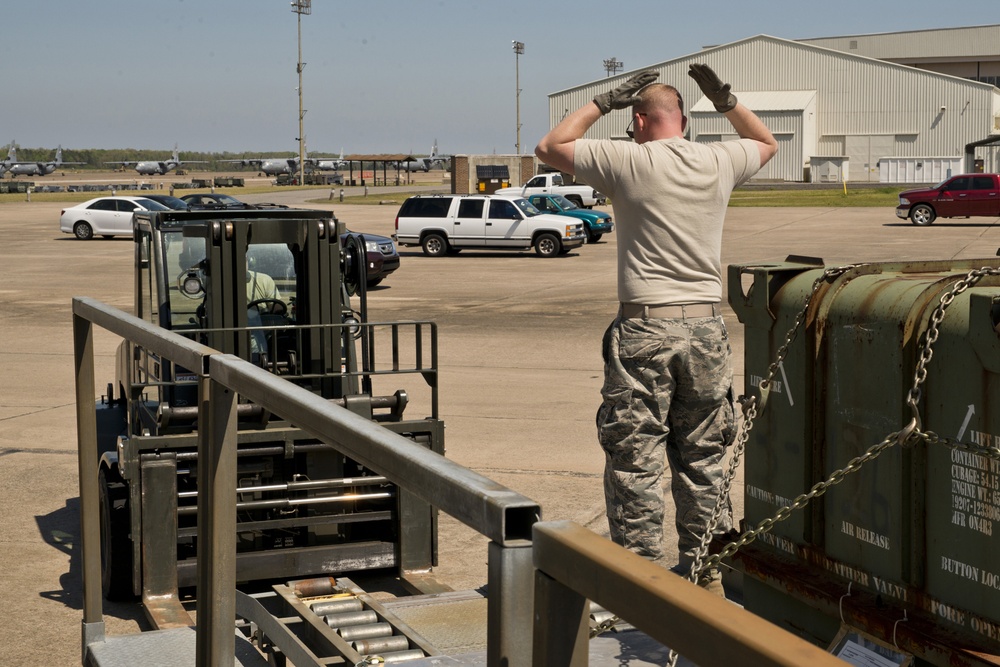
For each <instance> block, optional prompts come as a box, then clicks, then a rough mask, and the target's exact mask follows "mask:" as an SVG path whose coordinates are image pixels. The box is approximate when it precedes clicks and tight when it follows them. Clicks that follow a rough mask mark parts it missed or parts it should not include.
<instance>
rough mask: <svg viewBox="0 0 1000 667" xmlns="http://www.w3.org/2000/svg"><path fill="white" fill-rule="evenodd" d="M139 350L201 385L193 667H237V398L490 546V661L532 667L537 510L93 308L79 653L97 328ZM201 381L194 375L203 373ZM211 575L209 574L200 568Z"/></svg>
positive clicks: (83, 312) (91, 621)
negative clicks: (519, 607) (530, 608)
mask: <svg viewBox="0 0 1000 667" xmlns="http://www.w3.org/2000/svg"><path fill="white" fill-rule="evenodd" d="M94 325H97V326H99V327H101V328H103V329H106V330H107V331H109V332H111V333H113V334H116V335H118V336H121V337H122V338H125V339H127V340H130V341H133V342H134V343H136V344H138V345H141V346H143V347H144V348H146V349H147V350H149V352H151V353H153V354H156V355H159V356H161V357H162V358H164V359H169V360H171V361H173V362H174V363H177V364H180V365H182V366H184V367H185V368H188V369H190V370H192V371H194V372H196V373H197V374H198V376H199V388H198V392H199V405H200V406H202V407H201V410H203V411H204V414H200V415H199V424H201V425H202V428H201V429H199V433H198V457H199V462H200V465H199V480H198V484H199V489H201V492H202V493H204V501H203V502H199V503H198V529H199V533H200V539H199V541H198V548H199V553H198V609H197V648H196V655H197V664H198V665H220V664H232V663H233V660H234V645H233V640H232V637H233V621H234V619H235V616H236V609H235V607H236V603H235V589H236V540H235V539H234V536H235V534H236V497H237V496H236V482H237V476H236V434H237V419H236V405H237V395H240V396H243V397H244V398H247V399H249V400H251V401H253V402H255V403H258V404H259V405H261V406H262V407H263V408H264V409H266V410H271V411H273V412H275V413H278V414H281V415H282V416H283V417H285V418H286V419H288V420H289V421H292V422H293V423H295V424H296V426H297V427H299V428H301V429H302V430H304V431H307V432H309V433H310V434H311V435H313V436H314V437H316V438H318V439H320V440H322V441H323V442H326V443H328V444H330V445H333V446H334V447H335V448H337V449H338V450H339V451H340V452H342V453H343V454H344V455H346V456H348V457H350V458H353V459H355V460H357V461H358V462H360V463H361V464H363V465H365V466H368V467H370V468H372V469H373V470H375V471H377V472H378V473H379V474H382V475H385V476H386V477H388V478H389V479H390V480H392V482H393V483H395V484H397V485H398V486H400V487H401V488H404V489H406V490H407V491H409V492H410V493H412V494H414V495H416V496H418V497H420V498H422V499H423V500H425V501H427V502H429V503H431V504H433V505H434V506H436V507H438V508H439V509H440V510H442V511H444V512H446V513H447V514H450V515H451V516H453V517H455V518H456V519H458V520H459V521H461V522H463V523H465V524H466V525H467V526H469V527H470V528H473V529H474V530H476V531H478V532H479V533H481V534H483V535H485V536H487V537H488V538H490V540H491V544H490V547H489V587H490V591H491V595H490V596H489V599H488V618H489V627H490V630H489V632H488V642H489V644H488V647H487V653H488V656H489V657H488V660H489V662H490V664H491V665H500V664H504V663H507V664H511V665H514V664H527V663H528V661H529V657H528V655H527V654H528V652H529V651H530V646H527V645H526V644H525V642H524V641H523V637H525V636H527V635H528V633H530V623H531V618H530V615H527V616H525V615H523V614H520V613H517V611H516V609H514V607H515V605H516V604H517V603H519V602H520V601H522V600H524V599H525V598H528V599H530V596H531V593H530V591H531V576H530V571H531V569H530V562H531V561H530V559H531V554H530V546H531V543H530V537H531V526H532V525H533V524H534V523H535V521H537V520H538V518H539V513H540V511H541V510H540V508H539V506H538V504H537V503H535V502H534V501H532V500H530V499H529V498H526V497H524V496H522V495H520V494H518V493H515V492H514V491H511V490H510V489H507V488H506V487H503V486H501V485H499V484H497V483H496V482H494V481H492V480H490V479H488V478H486V477H484V476H482V475H480V474H478V473H475V472H473V471H471V470H469V469H467V468H464V467H463V466H460V465H459V464H457V463H455V462H453V461H451V460H449V459H447V458H445V457H443V456H441V455H439V454H437V453H435V452H432V451H430V450H428V449H426V448H424V447H421V446H414V444H413V443H412V442H411V441H410V440H408V439H407V438H405V437H403V436H401V435H398V434H396V433H393V432H391V431H389V430H388V429H386V428H383V427H381V426H380V425H378V424H376V423H374V422H372V421H370V420H368V419H365V418H363V417H360V416H358V415H355V414H353V413H351V412H349V411H348V410H346V409H344V408H341V407H340V406H337V405H335V404H333V403H331V402H330V401H327V400H326V399H324V398H322V397H320V396H317V395H315V394H313V393H311V392H310V391H308V390H307V389H304V388H302V387H298V386H296V385H294V384H291V383H289V382H286V381H285V380H283V379H281V378H279V377H276V376H274V375H272V374H271V373H269V372H267V371H266V370H263V369H261V368H258V367H256V366H254V365H252V364H250V363H249V362H246V361H243V360H242V359H239V358H237V357H234V356H231V355H224V354H221V353H219V352H218V351H216V350H213V349H212V348H208V347H205V346H203V345H199V344H197V343H194V342H192V341H190V340H188V339H187V338H185V337H184V336H181V335H178V334H176V333H173V332H170V331H167V330H165V329H161V328H159V327H156V326H153V325H151V324H149V323H147V322H144V321H143V320H140V319H138V318H136V317H133V316H131V315H128V314H127V313H124V312H122V311H120V310H118V309H115V308H112V307H110V306H107V305H105V304H102V303H100V302H98V301H95V300H93V299H88V298H76V299H74V300H73V332H74V361H75V370H76V398H77V433H78V441H79V442H78V444H79V478H80V507H81V545H82V548H81V550H82V553H83V577H84V581H83V594H84V604H83V608H84V618H83V643H84V646H83V650H84V656H86V651H87V646H88V645H89V644H90V643H92V642H99V641H103V639H104V636H105V635H104V621H103V607H102V602H101V557H100V522H99V505H98V502H99V501H98V494H99V490H98V486H97V485H98V474H97V473H98V465H99V461H98V456H97V452H98V443H97V422H96V416H95V412H94V410H93V408H92V406H93V405H94V398H93V392H94V386H95V384H94V380H95V375H94V356H93V335H94V334H93V328H94ZM196 369H197V370H196ZM203 564H211V567H203Z"/></svg>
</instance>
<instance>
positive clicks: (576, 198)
mask: <svg viewBox="0 0 1000 667" xmlns="http://www.w3.org/2000/svg"><path fill="white" fill-rule="evenodd" d="M566 199H568V200H570V201H571V202H573V203H574V204H576V205H577V206H578V207H579V208H583V199H581V198H580V196H579V195H570V196H568V197H566Z"/></svg>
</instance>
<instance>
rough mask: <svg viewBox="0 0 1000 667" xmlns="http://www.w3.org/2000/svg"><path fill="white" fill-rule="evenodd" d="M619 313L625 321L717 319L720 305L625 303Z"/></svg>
mask: <svg viewBox="0 0 1000 667" xmlns="http://www.w3.org/2000/svg"><path fill="white" fill-rule="evenodd" d="M618 312H619V314H620V315H621V316H622V317H623V318H625V319H631V318H639V317H641V318H643V319H673V320H683V319H690V318H695V317H717V316H718V315H719V304H717V303H683V304H673V305H668V306H644V305H642V304H639V303H623V304H621V305H620V307H619V309H618Z"/></svg>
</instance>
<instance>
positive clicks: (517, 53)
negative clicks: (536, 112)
mask: <svg viewBox="0 0 1000 667" xmlns="http://www.w3.org/2000/svg"><path fill="white" fill-rule="evenodd" d="M511 44H512V45H513V47H514V90H515V91H516V96H515V101H516V103H517V144H516V146H517V155H518V159H520V157H521V62H520V58H521V55H522V54H523V53H524V42H518V41H516V40H515V41H511Z"/></svg>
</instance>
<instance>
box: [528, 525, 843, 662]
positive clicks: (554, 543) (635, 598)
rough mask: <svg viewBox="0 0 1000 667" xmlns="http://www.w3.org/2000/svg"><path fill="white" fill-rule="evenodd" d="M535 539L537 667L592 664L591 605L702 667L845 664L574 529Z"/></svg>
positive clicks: (539, 529)
mask: <svg viewBox="0 0 1000 667" xmlns="http://www.w3.org/2000/svg"><path fill="white" fill-rule="evenodd" d="M533 532H534V541H533V547H532V551H533V561H534V565H535V568H536V573H535V605H534V617H535V625H534V639H533V641H534V650H533V662H532V664H533V665H545V667H585V666H586V665H587V664H588V659H589V652H588V643H589V642H588V639H589V631H590V629H589V626H588V622H587V618H588V614H589V607H588V605H587V600H592V601H594V602H596V603H597V604H599V605H601V606H602V607H604V608H605V609H607V610H608V611H610V612H613V613H614V614H616V615H618V616H619V617H621V618H622V619H624V620H626V621H628V622H629V623H631V624H632V625H633V626H635V627H636V628H637V629H638V630H641V631H642V632H644V633H646V634H647V635H649V636H650V637H652V638H653V639H655V640H657V641H659V642H661V643H663V644H665V645H666V646H669V647H671V648H672V649H674V650H675V651H677V652H678V653H679V654H681V655H683V656H684V657H685V658H688V659H689V660H691V661H692V662H694V663H696V664H699V665H741V666H747V667H800V666H801V665H809V666H810V667H837V666H838V665H839V666H840V667H843V665H844V662H843V661H842V660H840V659H839V658H835V657H833V656H832V655H830V654H829V653H827V652H826V651H824V650H823V649H821V648H819V647H817V646H814V645H813V644H810V643H809V642H807V641H805V640H804V639H801V638H799V637H797V636H795V635H793V634H791V633H790V632H788V631H786V630H783V629H781V628H779V627H778V626H777V625H774V624H773V623H770V622H768V621H766V620H764V619H762V618H761V617H759V616H755V615H754V614H751V613H750V612H748V611H745V610H744V609H743V608H742V607H739V606H737V605H734V604H733V603H731V602H729V601H727V600H725V599H723V598H721V597H719V596H717V595H715V594H714V593H710V592H708V591H707V590H705V589H703V588H699V587H698V586H696V585H695V584H693V583H691V582H690V581H688V580H687V579H684V578H683V577H679V576H677V575H675V574H672V573H670V572H667V571H665V570H664V569H663V568H662V567H661V566H659V565H657V564H655V563H653V562H651V561H648V560H646V559H644V558H642V557H641V556H637V555H636V554H634V553H632V552H630V551H628V550H626V549H624V548H623V547H620V546H618V545H617V544H614V543H613V542H610V541H608V540H606V539H604V538H603V537H600V536H599V535H597V534H596V533H593V532H591V531H589V530H587V529H586V528H583V527H582V526H579V525H577V524H575V523H573V522H570V521H560V522H546V523H536V524H535V526H534V531H533Z"/></svg>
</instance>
